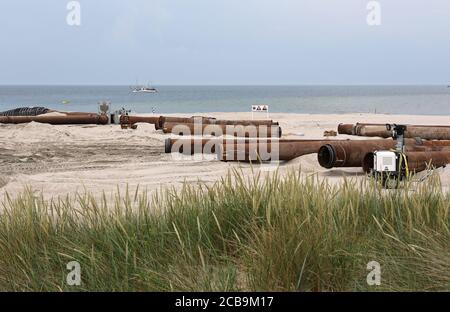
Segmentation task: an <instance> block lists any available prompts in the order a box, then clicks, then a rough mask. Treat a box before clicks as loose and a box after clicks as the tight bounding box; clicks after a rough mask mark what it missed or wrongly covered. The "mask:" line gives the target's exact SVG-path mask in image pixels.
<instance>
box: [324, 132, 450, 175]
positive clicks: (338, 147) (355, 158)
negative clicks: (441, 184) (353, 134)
mask: <svg viewBox="0 0 450 312" xmlns="http://www.w3.org/2000/svg"><path fill="white" fill-rule="evenodd" d="M395 144H396V143H395V141H394V140H393V139H384V140H358V141H340V142H335V143H329V144H325V145H323V146H322V147H320V148H319V152H318V154H317V158H318V161H319V164H320V165H321V166H322V167H324V168H327V169H330V168H334V167H363V168H367V166H369V164H370V162H369V160H368V159H366V156H367V155H368V154H370V153H373V152H375V151H377V150H391V149H394V148H395ZM405 152H406V155H407V156H409V157H411V158H412V159H413V160H415V161H413V162H411V165H413V164H418V163H419V162H420V163H422V161H421V157H425V156H431V155H435V156H436V157H437V155H439V157H441V156H442V155H446V154H448V155H449V156H450V140H441V141H439V140H432V141H425V140H419V139H406V140H405ZM436 153H441V154H436ZM367 157H369V156H367ZM449 159H450V158H449ZM372 160H373V158H372ZM422 160H426V159H422ZM441 160H442V158H439V159H438V160H437V162H436V165H437V164H441ZM440 166H441V165H440ZM421 168H422V166H417V168H415V169H416V171H417V172H418V171H420V169H421ZM365 170H366V169H365Z"/></svg>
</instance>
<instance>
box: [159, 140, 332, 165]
mask: <svg viewBox="0 0 450 312" xmlns="http://www.w3.org/2000/svg"><path fill="white" fill-rule="evenodd" d="M334 142H336V141H335V140H297V139H293V140H292V139H291V140H286V139H284V140H280V139H269V138H267V139H265V138H263V139H237V138H235V139H226V140H224V139H167V140H166V144H165V151H166V153H172V152H177V153H183V154H188V155H189V154H190V155H192V154H194V153H206V154H213V153H216V154H217V156H218V159H219V160H221V161H243V162H250V161H272V160H281V161H289V160H292V159H294V158H297V157H300V156H303V155H307V154H313V153H317V151H318V150H319V148H320V147H321V146H322V145H324V144H326V143H334Z"/></svg>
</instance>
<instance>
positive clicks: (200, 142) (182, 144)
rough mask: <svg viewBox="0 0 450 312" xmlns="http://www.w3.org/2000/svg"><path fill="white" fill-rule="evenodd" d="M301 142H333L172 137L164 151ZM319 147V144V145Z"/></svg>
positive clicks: (322, 141) (194, 150)
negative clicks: (220, 145)
mask: <svg viewBox="0 0 450 312" xmlns="http://www.w3.org/2000/svg"><path fill="white" fill-rule="evenodd" d="M291 142H292V143H301V142H321V143H322V144H325V143H326V142H334V141H332V140H303V139H302V140H300V139H272V138H261V139H257V138H247V139H243V138H233V139H172V138H167V139H166V140H165V152H166V153H174V152H176V153H183V154H187V155H189V154H190V155H193V154H195V153H206V154H210V153H215V151H216V147H217V146H218V145H219V144H223V145H227V149H229V150H231V149H233V148H234V149H237V147H238V146H239V147H242V145H243V144H249V143H252V144H277V143H291ZM319 147H320V145H319Z"/></svg>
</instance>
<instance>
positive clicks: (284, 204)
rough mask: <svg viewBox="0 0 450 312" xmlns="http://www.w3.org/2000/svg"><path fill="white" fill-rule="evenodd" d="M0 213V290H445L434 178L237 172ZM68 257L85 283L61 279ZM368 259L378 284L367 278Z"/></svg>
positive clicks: (449, 236)
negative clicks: (400, 182) (323, 178)
mask: <svg viewBox="0 0 450 312" xmlns="http://www.w3.org/2000/svg"><path fill="white" fill-rule="evenodd" d="M2 206H3V207H2V212H1V215H0V290H4V291H19V290H20V291H148V290H152V291H240V290H257V291H297V290H300V291H366V290H370V291H373V290H380V291H381V290H384V291H413V290H447V291H448V290H450V244H449V241H450V229H449V221H450V217H449V209H450V196H449V194H445V193H443V192H442V190H441V187H440V184H439V181H438V179H437V178H435V177H434V178H432V179H431V180H429V181H428V182H427V183H424V184H423V185H420V186H419V187H418V188H417V189H415V190H413V189H412V188H411V187H410V186H407V187H406V188H404V189H399V190H394V191H392V190H391V191H385V190H381V189H380V188H378V187H376V186H375V185H374V184H372V183H370V182H362V183H360V184H357V185H355V183H354V182H353V181H352V180H346V181H345V182H344V183H342V185H339V186H330V185H329V184H327V183H326V182H320V181H318V179H317V177H316V176H315V175H312V176H309V177H306V178H305V177H304V176H301V174H300V172H290V173H289V174H288V175H287V176H284V177H280V176H279V175H278V174H277V173H274V174H272V175H269V176H267V177H266V176H264V177H262V176H259V175H257V174H253V175H251V176H244V175H243V174H242V172H239V171H233V172H230V173H229V174H228V175H227V176H226V177H225V178H222V179H221V180H220V181H218V182H217V183H215V184H214V185H200V186H198V185H194V186H192V185H188V184H186V185H184V186H183V188H182V189H181V190H180V189H178V190H176V189H166V190H163V191H160V192H158V193H157V194H156V195H154V196H152V197H150V196H148V194H147V193H146V192H144V191H139V190H136V191H135V192H129V191H128V190H127V191H126V192H125V194H120V192H119V191H118V192H117V195H116V198H115V202H114V204H113V205H111V204H108V201H107V199H106V197H105V196H104V197H103V198H102V199H101V200H95V199H94V198H93V197H92V196H91V195H89V194H81V195H80V194H78V195H76V196H74V197H67V198H64V199H55V200H51V201H45V200H44V199H43V198H42V196H40V195H37V194H35V193H33V192H32V191H31V190H29V189H28V190H26V191H25V192H24V193H23V194H22V195H21V196H19V197H17V198H14V199H12V198H10V197H8V196H6V197H5V199H4V201H3V204H2ZM74 260H75V261H78V262H79V263H80V265H81V280H82V283H81V285H80V286H69V285H67V283H66V275H67V274H68V273H69V271H68V270H67V268H66V264H67V263H68V262H70V261H74ZM373 260H374V261H377V262H379V263H380V264H381V285H380V286H369V285H367V282H366V276H367V274H368V273H369V271H368V270H367V268H366V266H367V263H368V262H370V261H373Z"/></svg>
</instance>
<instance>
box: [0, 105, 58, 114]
mask: <svg viewBox="0 0 450 312" xmlns="http://www.w3.org/2000/svg"><path fill="white" fill-rule="evenodd" d="M49 111H50V109H48V108H46V107H19V108H15V109H11V110H7V111H4V112H0V116H38V115H42V114H46V113H48V112H49Z"/></svg>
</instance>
